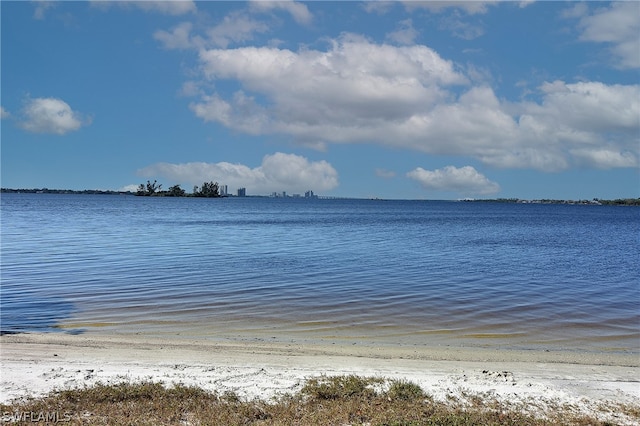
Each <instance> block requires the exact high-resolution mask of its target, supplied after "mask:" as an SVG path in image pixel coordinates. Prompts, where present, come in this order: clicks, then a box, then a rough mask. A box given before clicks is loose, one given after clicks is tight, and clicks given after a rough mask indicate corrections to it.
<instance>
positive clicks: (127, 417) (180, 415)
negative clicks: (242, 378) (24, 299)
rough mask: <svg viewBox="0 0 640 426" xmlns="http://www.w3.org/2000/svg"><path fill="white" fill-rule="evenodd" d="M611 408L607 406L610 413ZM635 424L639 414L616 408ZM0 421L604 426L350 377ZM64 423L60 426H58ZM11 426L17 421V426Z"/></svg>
mask: <svg viewBox="0 0 640 426" xmlns="http://www.w3.org/2000/svg"><path fill="white" fill-rule="evenodd" d="M609 409H611V408H609ZM614 409H615V410H619V412H620V414H623V415H625V416H626V417H627V418H632V419H637V420H638V421H639V422H640V410H639V409H638V408H635V407H630V406H619V407H615V408H614ZM0 411H1V412H2V416H3V417H2V422H7V423H9V422H13V421H15V420H17V419H18V418H21V419H22V421H21V422H22V423H28V424H32V422H33V421H34V420H36V421H37V420H38V418H40V420H44V421H45V422H46V421H47V420H49V422H50V423H54V421H53V420H57V421H58V422H60V423H61V424H69V425H125V424H127V425H397V426H400V425H405V426H408V425H556V424H558V425H560V424H562V425H607V424H616V423H607V422H603V421H601V420H598V419H595V418H592V417H587V416H584V415H582V414H580V413H576V412H575V411H573V410H572V409H571V407H554V409H553V410H547V412H545V413H544V416H542V417H541V416H540V415H537V416H534V415H533V414H531V413H528V412H527V410H523V407H521V406H520V407H518V406H505V405H504V404H501V403H499V402H497V401H495V400H492V399H490V398H482V397H480V396H470V397H469V398H467V399H466V400H465V401H460V400H456V399H454V398H452V399H451V400H450V401H449V402H447V403H444V402H437V401H434V399H433V398H431V397H430V396H429V395H427V394H425V393H424V391H423V390H422V389H421V388H420V387H419V386H418V385H416V384H413V383H411V382H407V381H402V380H383V379H379V378H363V377H359V376H355V375H349V376H336V377H320V378H315V379H310V380H308V381H307V382H306V384H305V385H304V386H303V387H302V389H301V391H300V392H298V393H297V394H295V395H284V396H280V397H278V398H275V399H274V400H272V401H262V400H252V401H243V400H241V399H240V398H239V397H238V396H237V395H236V394H234V393H225V394H217V393H212V392H208V391H205V390H202V389H200V388H198V387H194V386H184V385H177V386H174V387H165V386H163V385H162V384H161V383H157V382H140V383H126V382H122V383H118V384H109V385H106V384H97V385H94V386H91V387H85V388H82V389H72V390H61V391H57V392H52V393H50V394H49V395H48V396H45V397H42V398H34V399H28V400H26V401H22V402H15V403H13V404H10V405H7V404H0ZM63 421H64V423H62V422H63ZM17 423H20V421H19V422H17Z"/></svg>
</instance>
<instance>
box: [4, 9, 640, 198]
mask: <svg viewBox="0 0 640 426" xmlns="http://www.w3.org/2000/svg"><path fill="white" fill-rule="evenodd" d="M0 7H1V9H0V11H1V16H2V28H1V31H2V51H1V54H2V63H1V72H2V75H1V84H2V86H1V99H0V104H1V106H2V110H1V115H2V121H1V126H2V127H1V132H2V134H1V136H2V141H1V144H2V145H1V148H2V150H1V161H2V164H1V165H2V171H1V173H2V175H1V178H2V186H3V187H9V188H41V187H48V188H65V189H126V188H134V187H135V186H137V185H138V184H140V183H142V182H146V180H147V179H150V180H153V179H157V180H158V182H161V183H162V184H163V186H164V187H165V188H168V187H169V186H171V185H175V184H180V185H181V186H182V187H183V188H185V189H187V190H188V191H190V190H191V188H192V187H193V185H200V184H202V182H204V181H211V180H213V181H218V182H219V183H221V184H226V185H227V186H228V187H229V191H230V192H235V190H236V189H237V188H239V187H246V188H247V194H251V195H262V194H270V193H271V192H274V191H277V192H281V191H286V192H287V193H289V194H293V193H304V192H305V191H306V190H309V189H310V190H313V191H314V192H316V193H318V194H323V195H333V196H352V197H380V198H410V199H423V198H426V199H455V198H461V197H474V198H496V197H518V198H529V199H533V198H564V199H578V198H587V199H590V198H594V197H597V198H619V197H639V196H640V172H639V170H640V168H639V167H640V3H638V2H620V3H609V2H584V3H583V2H531V1H522V2H480V1H476V2H467V3H458V2H319V1H316V2H306V3H305V2H292V1H289V2H266V1H257V2H190V1H181V2H155V1H144V2H128V1H114V2H108V1H100V2H98V1H93V2H40V1H34V2H24V1H20V2H8V1H2V2H1V3H0Z"/></svg>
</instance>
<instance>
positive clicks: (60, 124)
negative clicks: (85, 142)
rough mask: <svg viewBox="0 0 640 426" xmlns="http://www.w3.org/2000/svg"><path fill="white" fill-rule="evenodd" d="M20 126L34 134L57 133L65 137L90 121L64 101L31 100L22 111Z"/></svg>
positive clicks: (54, 99) (48, 99) (50, 99)
mask: <svg viewBox="0 0 640 426" xmlns="http://www.w3.org/2000/svg"><path fill="white" fill-rule="evenodd" d="M22 115H23V117H22V120H21V121H20V126H21V127H22V128H23V129H25V130H27V131H29V132H33V133H55V134H58V135H63V134H65V133H68V132H73V131H75V130H78V129H79V128H80V127H82V126H83V125H87V124H89V123H90V120H88V119H83V118H82V116H81V114H79V113H78V112H75V111H73V110H72V109H71V107H70V106H69V104H67V103H66V102H65V101H63V100H62V99H56V98H35V99H29V100H28V101H27V103H26V105H25V107H24V109H23V110H22Z"/></svg>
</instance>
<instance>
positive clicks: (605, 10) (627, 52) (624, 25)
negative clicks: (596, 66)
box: [564, 1, 640, 69]
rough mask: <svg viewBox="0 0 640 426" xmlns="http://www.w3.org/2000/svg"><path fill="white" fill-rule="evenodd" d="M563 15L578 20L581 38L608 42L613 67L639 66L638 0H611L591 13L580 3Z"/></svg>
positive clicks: (639, 26)
mask: <svg viewBox="0 0 640 426" xmlns="http://www.w3.org/2000/svg"><path fill="white" fill-rule="evenodd" d="M564 16H565V17H567V18H578V19H579V22H578V28H579V29H580V31H581V34H580V40H582V41H587V42H595V43H606V44H608V45H609V48H610V52H611V54H612V56H613V58H614V65H615V66H616V67H618V68H622V69H636V68H640V37H638V34H640V3H638V2H633V1H630V2H612V3H611V4H610V5H608V6H607V7H602V8H597V9H595V10H594V11H593V13H590V11H589V8H588V7H587V6H586V5H584V4H579V5H576V6H574V7H572V8H570V9H567V10H566V11H565V12H564Z"/></svg>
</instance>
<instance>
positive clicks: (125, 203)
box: [0, 194, 640, 353]
mask: <svg viewBox="0 0 640 426" xmlns="http://www.w3.org/2000/svg"><path fill="white" fill-rule="evenodd" d="M1 202H2V217H1V230H2V239H1V248H2V252H1V253H2V258H1V280H2V287H1V288H2V297H1V302H2V306H1V311H0V312H1V320H2V324H1V325H2V330H3V331H4V332H17V331H54V330H55V331H64V332H68V333H140V334H146V335H172V336H178V335H179V336H186V337H191V338H200V339H272V340H277V341H322V342H332V343H335V342H339V343H349V342H352V343H360V342H363V343H375V344H380V345H424V346H429V345H444V344H447V345H457V346H471V347H473V346H483V347H487V346H488V347H506V348H524V349H553V350H571V351H607V352H625V353H629V352H630V353H639V352H640V329H639V325H640V309H639V308H640V303H639V302H640V288H639V283H640V262H639V260H640V259H639V256H640V209H639V208H634V207H613V206H611V207H610V206H570V205H523V204H500V203H461V202H445V201H441V202H438V201H374V200H310V199H269V198H225V199H197V198H146V197H133V196H114V195H105V196H100V195H54V194H3V195H2V197H1Z"/></svg>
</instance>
